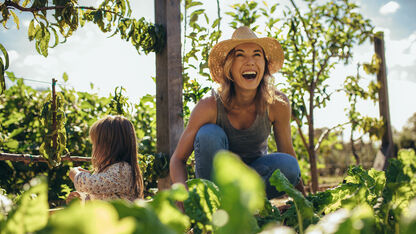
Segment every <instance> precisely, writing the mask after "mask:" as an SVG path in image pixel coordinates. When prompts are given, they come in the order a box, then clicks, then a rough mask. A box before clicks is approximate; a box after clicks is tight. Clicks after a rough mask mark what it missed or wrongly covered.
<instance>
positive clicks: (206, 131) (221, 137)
mask: <svg viewBox="0 0 416 234" xmlns="http://www.w3.org/2000/svg"><path fill="white" fill-rule="evenodd" d="M197 139H199V141H200V142H212V141H221V142H223V143H225V142H227V143H228V138H227V135H226V134H225V132H224V130H223V129H222V128H221V127H220V126H218V125H216V124H205V125H203V126H202V127H201V128H199V130H198V132H197V134H196V137H195V141H196V140H197Z"/></svg>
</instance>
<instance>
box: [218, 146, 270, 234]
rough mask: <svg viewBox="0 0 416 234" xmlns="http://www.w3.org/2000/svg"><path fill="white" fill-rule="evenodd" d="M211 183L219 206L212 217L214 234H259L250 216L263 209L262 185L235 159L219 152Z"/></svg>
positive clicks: (263, 191) (257, 176) (252, 173)
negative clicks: (218, 193) (214, 227)
mask: <svg viewBox="0 0 416 234" xmlns="http://www.w3.org/2000/svg"><path fill="white" fill-rule="evenodd" d="M213 168H214V173H213V174H214V176H213V177H214V182H215V183H216V184H217V185H218V187H219V189H220V192H221V206H220V208H219V209H218V210H217V211H216V212H215V213H214V215H213V223H214V225H215V226H217V228H218V230H217V232H216V233H253V232H257V231H258V229H259V228H258V226H257V222H256V220H255V219H254V216H253V214H254V213H255V212H256V211H258V210H261V209H262V208H263V205H264V198H265V196H266V195H265V188H264V183H263V181H262V179H261V178H260V176H259V175H258V174H257V172H256V171H254V170H253V169H251V168H249V167H248V166H247V165H246V164H245V163H243V162H242V161H241V160H240V158H238V156H236V155H234V154H233V153H231V152H228V151H220V152H218V153H217V154H216V156H215V158H214V164H213Z"/></svg>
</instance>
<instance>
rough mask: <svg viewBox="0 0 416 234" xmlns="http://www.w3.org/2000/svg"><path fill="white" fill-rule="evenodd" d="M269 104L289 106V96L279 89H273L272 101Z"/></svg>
mask: <svg viewBox="0 0 416 234" xmlns="http://www.w3.org/2000/svg"><path fill="white" fill-rule="evenodd" d="M271 105H275V106H290V101H289V98H288V97H287V96H286V94H285V93H283V92H282V91H280V90H277V89H276V90H274V97H273V102H272V103H271Z"/></svg>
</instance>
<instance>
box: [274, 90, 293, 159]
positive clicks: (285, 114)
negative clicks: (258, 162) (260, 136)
mask: <svg viewBox="0 0 416 234" xmlns="http://www.w3.org/2000/svg"><path fill="white" fill-rule="evenodd" d="M276 95H277V100H275V101H274V103H273V104H271V105H269V118H270V121H271V122H272V124H273V132H274V138H275V141H276V145H277V149H278V151H279V152H282V153H287V154H290V155H292V156H293V157H295V158H296V153H295V150H294V149H293V144H292V132H291V127H290V118H291V114H292V110H291V107H290V102H289V99H288V98H287V97H286V95H285V94H283V93H281V92H278V91H276Z"/></svg>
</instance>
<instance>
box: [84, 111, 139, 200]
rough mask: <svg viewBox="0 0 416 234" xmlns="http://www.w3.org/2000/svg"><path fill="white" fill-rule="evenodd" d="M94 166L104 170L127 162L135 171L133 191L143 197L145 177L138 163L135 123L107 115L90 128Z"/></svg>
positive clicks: (133, 171) (99, 170)
mask: <svg viewBox="0 0 416 234" xmlns="http://www.w3.org/2000/svg"><path fill="white" fill-rule="evenodd" d="M90 138H91V141H92V159H91V161H92V166H93V167H94V170H95V171H96V172H98V173H99V172H102V171H103V170H105V169H106V168H107V167H108V166H110V165H112V164H114V163H118V162H127V163H128V164H130V166H131V168H132V173H133V192H134V195H135V196H136V197H139V198H143V177H142V173H141V172H140V168H139V165H138V163H137V139H136V133H135V131H134V127H133V124H132V123H131V122H130V121H129V120H128V119H126V118H125V117H123V116H107V117H105V118H103V119H100V120H98V121H97V122H95V123H94V124H93V125H92V126H91V128H90Z"/></svg>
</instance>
